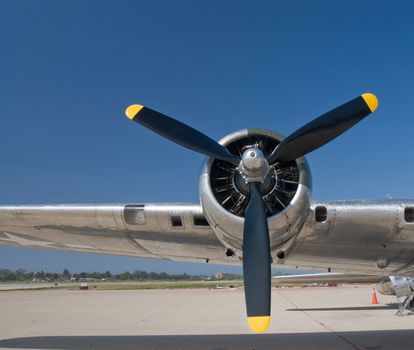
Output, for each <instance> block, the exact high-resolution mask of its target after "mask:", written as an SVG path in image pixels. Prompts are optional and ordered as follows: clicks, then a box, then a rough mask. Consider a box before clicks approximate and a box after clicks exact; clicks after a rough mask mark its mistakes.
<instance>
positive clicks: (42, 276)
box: [0, 269, 241, 282]
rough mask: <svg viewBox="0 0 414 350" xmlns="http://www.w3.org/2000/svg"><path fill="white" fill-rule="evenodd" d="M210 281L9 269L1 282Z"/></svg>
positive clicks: (230, 276) (143, 273)
mask: <svg viewBox="0 0 414 350" xmlns="http://www.w3.org/2000/svg"><path fill="white" fill-rule="evenodd" d="M205 279H210V280H214V279H216V278H214V276H213V277H210V276H205V275H188V274H186V273H184V274H177V275H170V274H168V273H165V272H160V273H158V272H147V271H139V270H135V271H134V272H128V271H126V272H122V273H119V274H112V273H111V272H109V271H106V272H80V273H73V274H72V273H71V272H70V271H69V270H68V269H64V270H63V272H62V273H52V272H44V271H40V272H27V271H26V270H24V269H18V270H16V271H11V270H7V269H0V281H1V282H10V281H16V282H25V281H49V282H58V281H70V280H76V281H80V280H111V281H152V280H172V281H177V280H198V281H200V280H205ZM217 279H224V280H239V279H241V276H240V275H235V274H227V273H223V274H220V278H217Z"/></svg>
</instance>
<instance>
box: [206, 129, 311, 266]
mask: <svg viewBox="0 0 414 350" xmlns="http://www.w3.org/2000/svg"><path fill="white" fill-rule="evenodd" d="M283 139H284V137H283V136H282V135H280V134H278V133H275V132H272V131H269V130H264V129H245V130H241V131H237V132H235V133H232V134H230V135H228V136H226V137H224V138H223V139H221V140H220V141H219V142H220V144H222V145H224V146H225V147H226V148H227V149H228V150H229V151H230V152H231V153H233V154H237V155H242V154H243V152H244V151H245V150H246V149H248V148H249V147H256V148H259V149H260V150H261V151H262V152H263V154H264V155H265V156H266V157H268V156H269V155H270V154H271V153H272V152H273V151H274V150H275V148H276V146H277V145H278V144H279V143H280V142H281V141H282V140H283ZM199 188H200V201H201V205H202V207H203V211H204V213H205V215H206V218H207V220H208V221H209V223H210V225H211V227H212V228H213V230H214V232H215V233H216V235H217V237H218V238H219V239H220V241H221V242H222V243H223V244H224V245H225V246H226V247H228V248H231V249H233V250H234V251H235V252H236V254H237V255H238V256H239V257H240V256H241V250H242V240H243V226H244V212H245V209H246V207H247V204H248V201H249V186H248V184H247V183H246V182H245V181H244V179H243V177H242V176H241V175H240V172H239V169H238V168H237V166H236V165H233V164H230V163H228V162H224V161H221V160H218V159H214V158H207V159H206V161H205V162H204V164H203V167H202V171H201V176H200V181H199ZM311 188H312V180H311V173H310V169H309V166H308V163H307V161H306V160H305V158H303V157H302V158H298V159H296V160H294V161H290V162H276V163H275V164H270V170H269V173H268V175H267V177H266V178H265V179H264V181H263V183H262V185H261V191H262V196H263V199H264V202H265V205H266V215H267V217H268V225H269V235H270V246H271V249H272V256H273V257H274V258H277V257H276V254H277V252H278V251H280V250H281V249H283V250H286V247H288V246H290V244H291V242H292V241H293V240H292V239H293V237H294V236H295V235H296V234H297V233H298V232H299V230H300V228H301V227H302V225H303V223H304V220H305V218H306V215H307V212H308V209H309V207H310V204H311Z"/></svg>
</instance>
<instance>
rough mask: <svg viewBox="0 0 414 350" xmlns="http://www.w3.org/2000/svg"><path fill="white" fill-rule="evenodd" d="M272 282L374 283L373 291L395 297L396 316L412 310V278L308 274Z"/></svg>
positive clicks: (281, 283) (275, 277)
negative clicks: (396, 302)
mask: <svg viewBox="0 0 414 350" xmlns="http://www.w3.org/2000/svg"><path fill="white" fill-rule="evenodd" d="M272 280H273V281H274V282H276V284H277V285H278V286H282V285H308V284H311V285H313V284H325V283H326V284H338V283H348V284H349V283H350V284H358V283H376V286H375V289H376V290H377V291H378V292H379V293H381V294H383V295H395V296H396V297H397V300H399V298H404V301H403V302H401V303H400V302H398V311H397V313H396V315H397V316H401V315H403V313H404V311H405V309H410V310H414V277H405V276H380V275H355V274H346V273H340V272H327V273H310V274H302V275H281V276H273V277H272Z"/></svg>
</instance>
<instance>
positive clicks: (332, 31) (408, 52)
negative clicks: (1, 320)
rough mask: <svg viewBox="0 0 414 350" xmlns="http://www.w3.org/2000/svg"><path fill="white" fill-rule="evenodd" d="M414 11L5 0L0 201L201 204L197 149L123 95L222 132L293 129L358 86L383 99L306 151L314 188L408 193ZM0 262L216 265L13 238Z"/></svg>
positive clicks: (395, 5)
mask: <svg viewBox="0 0 414 350" xmlns="http://www.w3.org/2000/svg"><path fill="white" fill-rule="evenodd" d="M413 16H414V4H413V3H412V2H408V1H378V0H375V1H260V2H258V1H116V2H115V1H37V2H34V1H7V2H6V1H4V2H2V3H1V4H0V52H1V55H0V120H1V125H2V128H1V131H2V133H1V137H0V150H1V152H0V164H1V169H2V170H1V172H0V184H1V185H0V202H1V203H4V204H29V203H30V204H32V203H119V202H122V203H123V202H134V203H137V202H176V201H187V202H198V189H197V182H198V175H199V171H200V166H201V163H202V160H203V157H202V156H201V155H199V154H196V153H193V152H191V151H188V150H186V149H183V148H180V147H179V146H176V145H174V144H172V143H170V142H169V141H167V140H164V139H162V138H161V137H158V136H157V135H155V134H154V133H152V132H151V131H148V130H145V129H144V128H142V127H140V126H139V125H138V124H135V123H132V122H131V121H129V120H128V119H127V118H125V116H124V109H125V107H126V106H128V105H129V104H132V103H140V104H144V105H147V106H149V107H151V108H154V109H156V110H158V111H161V112H163V113H165V114H168V115H171V116H172V117H174V118H177V119H179V120H181V121H183V122H185V123H188V124H190V125H191V126H193V127H195V128H197V129H199V130H202V131H203V132H205V133H206V134H207V135H209V136H210V137H212V138H215V139H219V138H221V137H223V136H224V135H226V134H228V133H230V132H232V131H235V130H238V129H243V128H246V127H261V128H268V129H272V130H276V131H279V132H280V133H282V134H289V133H290V132H292V131H294V130H295V129H296V128H298V127H300V126H301V125H303V124H304V123H306V122H308V121H309V120H311V119H313V118H314V117H316V116H318V115H320V114H322V113H324V112H326V111H327V110H329V109H331V108H332V107H335V106H337V105H339V104H342V103H343V102H346V101H347V100H349V99H351V98H353V97H356V96H358V95H359V94H361V93H363V92H366V91H371V92H373V93H375V94H376V95H377V96H378V98H379V101H380V105H379V108H378V110H377V111H376V112H375V113H374V114H373V115H372V116H370V117H368V118H367V119H366V120H364V121H363V122H361V123H360V124H358V125H357V126H356V127H355V128H353V129H352V130H350V131H349V132H348V133H346V134H345V135H343V136H341V137H340V138H338V139H337V140H335V141H333V142H332V143H330V144H329V145H327V146H325V147H323V148H322V149H319V150H317V151H315V152H314V153H312V154H309V155H308V157H307V159H308V161H309V162H310V166H311V169H312V175H313V183H314V192H313V197H314V199H355V198H374V199H378V198H384V197H385V195H386V194H390V195H391V196H392V197H393V198H414V186H411V185H410V176H409V174H412V173H413V172H414V165H413V162H412V161H411V157H410V156H411V154H412V149H413V144H414V139H413V137H412V132H413V131H412V129H413V126H414V122H413V121H412V112H411V105H412V101H413V97H414V92H413V91H414V90H413V86H414V65H413V62H414V45H413V42H414V30H413V25H412V18H413ZM0 265H1V266H0V267H7V268H17V267H23V268H28V269H32V270H38V269H40V268H43V269H44V270H50V271H54V270H59V271H60V270H61V269H63V268H64V267H68V268H71V269H73V270H103V271H104V270H106V269H109V270H112V271H121V270H124V269H135V268H137V269H144V268H145V269H149V270H155V271H160V270H164V271H167V272H191V273H197V272H200V273H204V272H207V271H210V270H211V272H214V271H216V270H223V269H224V268H221V267H216V266H213V267H209V266H207V267H206V266H201V265H194V264H183V263H171V262H159V261H143V260H137V259H130V258H119V257H102V256H94V255H85V254H70V253H55V252H44V251H32V250H25V249H6V248H0ZM232 271H233V270H232ZM237 271H238V270H237Z"/></svg>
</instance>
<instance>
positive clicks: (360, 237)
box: [0, 93, 414, 332]
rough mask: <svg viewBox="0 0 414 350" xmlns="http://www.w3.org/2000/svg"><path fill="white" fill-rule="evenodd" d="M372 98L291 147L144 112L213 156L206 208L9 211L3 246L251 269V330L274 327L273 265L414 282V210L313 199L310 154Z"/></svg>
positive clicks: (1, 219)
mask: <svg viewBox="0 0 414 350" xmlns="http://www.w3.org/2000/svg"><path fill="white" fill-rule="evenodd" d="M377 106H378V101H377V98H376V97H375V96H374V95H373V94H370V93H365V94H363V95H361V96H358V97H357V98H355V99H353V100H351V101H349V102H347V103H345V104H343V105H341V106H339V107H337V108H335V109H333V110H331V111H330V112H328V113H326V114H324V115H322V116H320V117H318V118H316V119H314V120H313V121H311V122H310V123H308V124H306V125H305V126H303V127H302V128H300V129H298V130H297V131H295V132H294V133H292V134H291V135H289V136H288V137H286V138H284V137H283V136H282V135H280V134H278V133H275V132H273V131H269V130H262V129H246V130H242V131H238V132H235V133H233V134H230V135H228V136H226V137H224V138H223V139H222V140H220V141H219V142H216V141H214V140H212V139H210V138H209V137H207V136H205V135H204V134H202V133H200V132H199V131H197V130H195V129H193V128H191V127H189V126H187V125H185V124H183V123H181V122H179V121H177V120H175V119H172V118H170V117H167V116H165V115H163V114H161V113H158V112H156V111H154V110H152V109H149V108H147V107H143V106H141V105H131V106H129V107H128V108H127V109H126V115H127V117H128V118H129V119H131V120H133V121H135V122H137V123H139V124H141V125H143V126H145V127H147V128H149V129H151V130H153V131H155V132H156V133H158V134H160V135H162V136H164V137H166V138H168V139H170V140H171V141H173V142H175V143H178V144H180V145H182V146H184V147H186V148H189V149H191V150H193V151H196V152H200V153H202V154H204V155H206V156H207V159H206V160H205V162H204V165H203V168H202V172H201V175H200V182H199V184H200V188H199V190H200V201H201V205H199V204H125V205H31V206H1V207H0V244H2V245H10V246H16V245H17V246H25V247H41V248H50V249H61V250H70V251H82V252H93V253H105V254H112V255H129V256H136V257H145V258H157V259H171V260H186V261H195V262H206V263H208V262H212V263H219V264H220V263H229V264H243V273H244V285H245V296H246V306H247V316H248V324H249V326H250V328H251V329H252V330H253V331H255V332H263V331H265V330H266V329H267V328H268V326H269V322H270V295H271V294H270V288H271V265H277V264H285V265H290V266H297V267H308V268H314V269H318V270H320V271H321V270H322V271H329V272H330V271H335V272H344V273H353V274H367V275H373V274H374V275H381V276H389V275H393V276H399V275H400V276H410V275H412V274H413V273H414V270H413V263H414V201H384V202H367V201H342V202H318V203H312V201H311V188H312V184H311V173H310V169H309V166H308V163H307V161H306V160H305V158H304V157H303V156H304V155H305V154H307V153H309V152H312V151H314V150H315V149H317V148H319V147H321V146H322V145H324V144H326V143H328V142H329V141H331V140H333V139H335V138H336V137H338V136H339V135H340V134H342V133H343V132H345V131H346V130H348V129H349V128H351V127H352V126H353V125H355V124H356V123H357V122H359V121H360V120H362V119H363V118H364V117H366V116H368V115H369V114H370V113H371V112H373V111H374V110H375V109H376V108H377Z"/></svg>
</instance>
